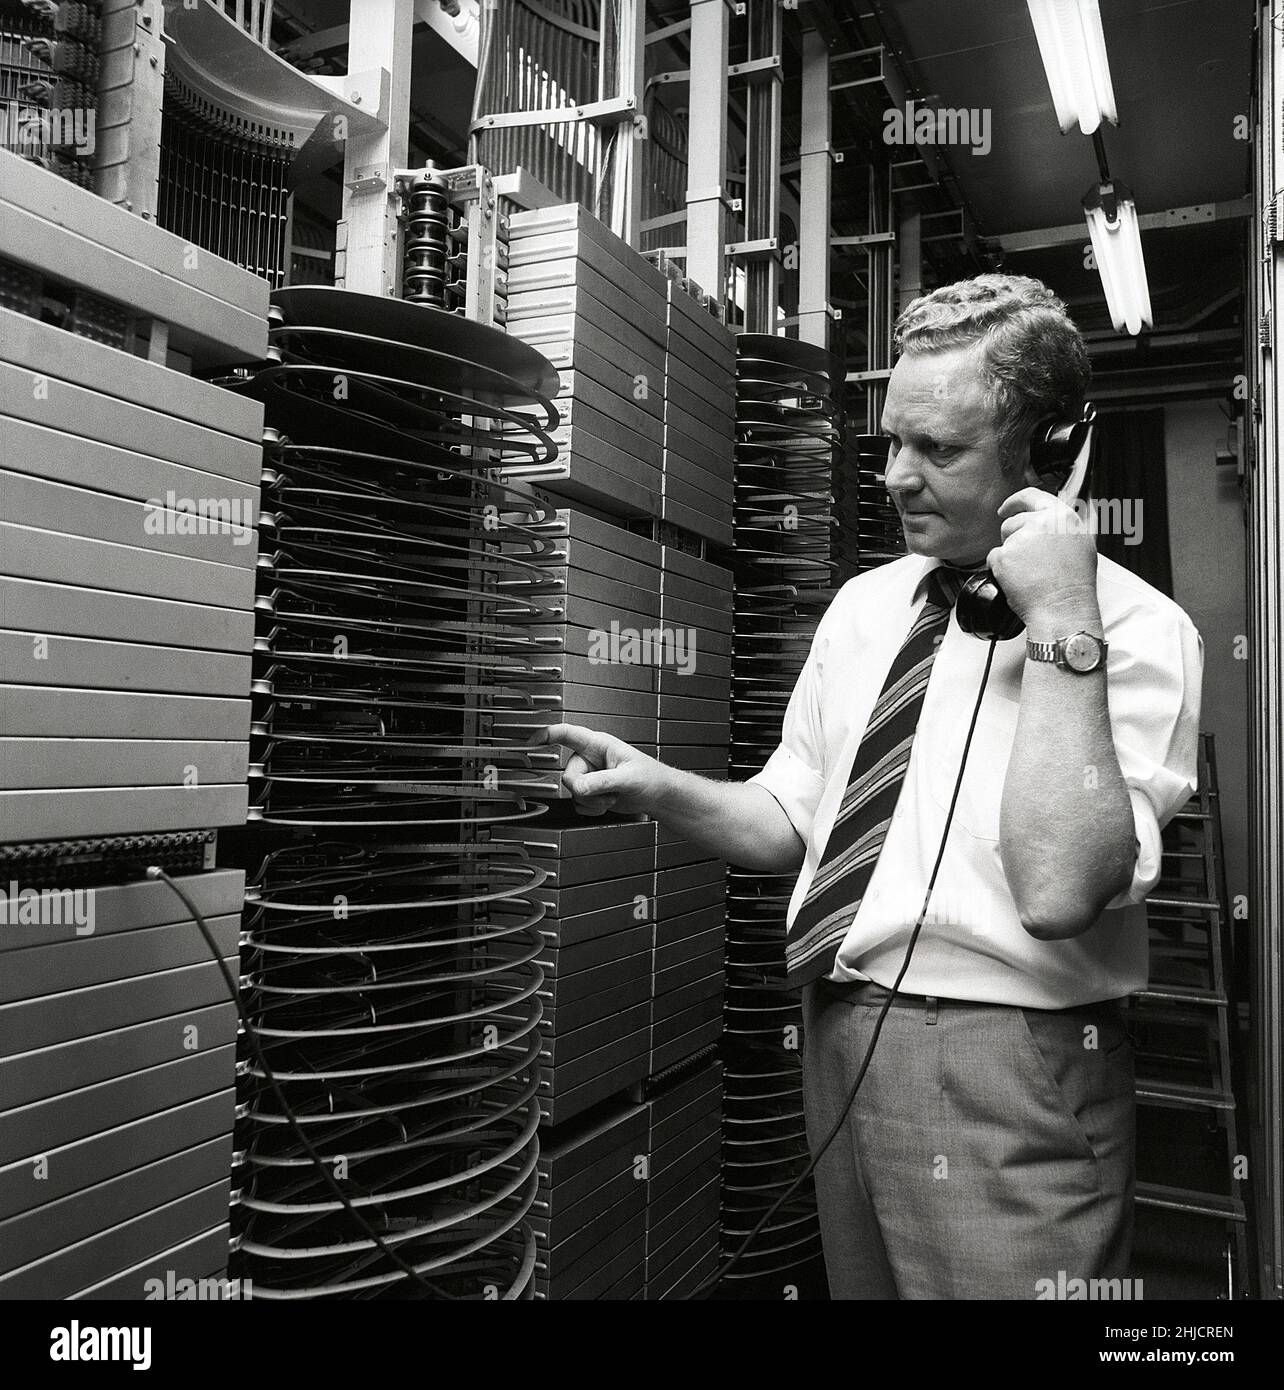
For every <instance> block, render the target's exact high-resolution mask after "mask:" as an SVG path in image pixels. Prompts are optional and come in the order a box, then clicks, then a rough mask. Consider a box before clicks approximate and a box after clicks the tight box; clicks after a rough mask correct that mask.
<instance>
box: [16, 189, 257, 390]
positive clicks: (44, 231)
mask: <svg viewBox="0 0 1284 1390" xmlns="http://www.w3.org/2000/svg"><path fill="white" fill-rule="evenodd" d="M17 162H18V163H21V161H17ZM11 174H12V165H9V164H6V165H5V177H4V179H3V181H0V199H5V200H7V199H9V198H13V197H20V196H21V193H20V192H19V189H18V187H16V186H15V185H17V184H18V182H19V180H16V179H13V178H11ZM99 206H100V207H102V208H105V207H106V204H102V203H100V204H99ZM130 221H131V222H132V224H133V226H134V227H136V228H137V230H138V233H139V234H140V236H141V235H145V234H146V232H147V230H148V228H147V224H146V223H143V222H139V221H137V220H136V219H132V218H131V219H130ZM154 230H157V231H159V229H158V228H157V229H154ZM175 240H177V238H175ZM0 253H3V254H4V255H5V256H6V257H8V259H10V260H13V261H17V262H18V263H19V264H21V265H26V266H30V267H31V268H32V269H33V270H36V271H39V272H40V273H41V274H42V275H52V276H55V277H57V278H59V279H62V280H66V281H68V282H70V283H71V284H73V285H79V286H82V287H83V288H84V289H87V290H90V291H92V292H93V293H94V294H99V295H102V296H103V297H104V298H105V299H111V300H115V301H116V302H117V303H121V304H125V305H128V306H129V307H130V308H132V309H134V310H135V311H136V312H137V313H139V314H145V315H147V316H149V317H151V318H157V319H160V320H161V321H162V322H165V323H168V324H170V325H172V327H173V328H176V329H178V330H179V332H178V333H177V334H174V333H171V341H173V340H175V339H177V340H178V345H179V346H180V347H182V349H183V350H184V351H188V350H189V349H190V350H192V351H194V352H195V354H196V355H198V356H199V357H201V358H203V359H204V361H205V362H206V363H208V364H211V365H212V364H215V363H219V362H224V363H226V362H234V361H243V360H253V359H258V358H261V357H262V356H263V354H264V352H265V351H266V349H267V304H266V299H267V283H266V281H263V282H260V283H261V284H262V285H263V308H262V309H261V310H260V312H258V313H247V312H246V311H245V310H244V309H239V308H235V307H233V306H232V305H231V304H228V303H227V302H226V301H225V300H222V299H217V298H215V297H214V296H213V295H210V294H206V293H204V292H203V291H202V290H200V289H197V288H196V286H195V285H194V284H193V283H192V281H193V280H194V279H195V278H196V277H195V274H192V275H191V276H189V277H188V278H187V279H185V280H184V279H179V278H177V277H176V276H173V275H165V274H163V273H162V272H161V271H159V270H155V269H153V268H152V266H151V264H150V263H149V262H148V261H147V260H146V259H145V256H146V253H145V251H144V250H143V249H142V247H141V246H140V245H138V244H136V245H135V246H134V247H133V248H132V249H131V250H129V251H118V250H115V249H113V248H111V247H107V246H104V245H102V244H101V243H100V242H96V241H92V240H90V239H89V237H87V236H81V235H78V234H76V233H74V232H70V231H67V230H66V229H60V228H58V227H57V226H56V225H54V224H53V223H51V222H49V221H46V220H44V219H43V218H41V217H39V216H37V215H36V213H35V212H32V211H29V210H28V209H27V208H26V207H24V206H18V205H16V204H15V203H13V202H9V201H0ZM140 256H141V257H143V259H136V258H138V257H140ZM200 259H201V257H200V255H198V256H197V257H195V260H196V261H197V263H199V261H200ZM210 259H211V260H214V259H216V258H215V257H213V256H211V257H210Z"/></svg>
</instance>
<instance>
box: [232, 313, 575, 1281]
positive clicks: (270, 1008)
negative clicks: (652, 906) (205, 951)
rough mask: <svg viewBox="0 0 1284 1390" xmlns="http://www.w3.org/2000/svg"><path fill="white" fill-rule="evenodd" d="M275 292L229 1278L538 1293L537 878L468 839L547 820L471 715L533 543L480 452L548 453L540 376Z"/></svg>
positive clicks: (435, 326)
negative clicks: (509, 426)
mask: <svg viewBox="0 0 1284 1390" xmlns="http://www.w3.org/2000/svg"><path fill="white" fill-rule="evenodd" d="M274 305H275V308H274V311H273V313H274V318H275V324H274V327H273V331H272V359H273V360H272V361H270V362H269V363H268V364H266V365H265V366H264V367H263V368H262V369H261V370H260V371H258V372H257V373H256V374H254V376H253V377H252V379H250V380H249V381H247V382H246V383H244V389H246V390H248V391H250V392H252V393H254V394H255V395H257V396H259V397H260V398H261V399H263V400H264V402H265V404H266V410H267V420H268V422H269V425H270V426H271V427H272V434H271V435H270V437H269V440H268V442H267V445H266V449H265V470H264V497H263V505H264V513H263V518H262V525H263V527H264V528H265V530H264V532H263V534H264V537H265V540H264V544H263V547H262V558H261V560H260V580H259V588H258V599H257V610H258V621H257V628H256V643H255V648H256V655H255V664H254V687H253V689H254V707H253V725H252V729H251V737H252V752H251V758H252V763H251V794H252V795H251V828H250V829H249V830H248V831H247V832H246V836H245V841H246V842H245V845H244V846H243V848H244V859H245V862H246V864H247V866H248V868H249V875H250V881H249V885H248V891H247V910H246V916H245V921H244V934H243V949H242V977H243V979H242V989H243V993H244V1002H245V1006H246V1012H247V1014H248V1016H249V1017H250V1019H251V1021H252V1026H253V1029H254V1032H255V1034H256V1035H257V1039H258V1043H259V1046H260V1047H261V1048H262V1050H263V1056H264V1057H265V1058H266V1060H267V1063H268V1068H267V1069H265V1068H264V1067H263V1065H262V1064H261V1060H260V1058H259V1056H258V1054H257V1052H254V1051H251V1052H250V1053H249V1054H248V1055H247V1056H246V1059H245V1060H244V1061H243V1063H242V1090H241V1094H240V1096H239V1100H240V1128H239V1130H238V1149H239V1153H238V1160H239V1164H240V1168H239V1172H238V1183H239V1192H238V1194H237V1203H236V1208H235V1213H234V1219H235V1222H236V1227H235V1229H236V1244H237V1248H238V1249H239V1264H240V1269H239V1275H240V1277H241V1278H243V1279H244V1278H248V1279H249V1280H251V1282H252V1287H253V1293H254V1296H255V1297H261V1298H307V1297H325V1296H335V1295H344V1296H348V1297H367V1298H368V1297H388V1296H392V1297H423V1296H429V1297H432V1296H439V1297H446V1298H488V1297H489V1298H494V1297H499V1298H522V1297H530V1295H531V1290H532V1272H533V1268H534V1261H535V1245H534V1239H533V1236H532V1234H531V1231H530V1228H529V1225H528V1223H527V1221H526V1217H527V1215H528V1213H529V1210H530V1207H531V1203H532V1201H533V1200H534V1198H535V1193H536V1187H537V1183H538V1174H537V1171H536V1160H537V1157H538V1143H537V1140H536V1137H535V1129H536V1125H537V1123H538V1121H539V1107H538V1104H537V1087H538V1084H539V1069H538V1058H539V1051H540V1039H539V1020H540V1005H539V1000H538V997H537V994H538V991H539V990H540V988H541V985H542V974H541V971H540V969H539V966H538V964H537V963H536V962H537V958H538V956H539V953H540V950H541V946H542V939H541V937H540V934H539V922H540V920H541V918H542V916H543V911H544V909H543V908H542V906H540V905H539V904H538V903H537V902H536V901H534V899H533V898H532V897H531V896H530V895H531V894H532V893H533V892H534V890H536V889H537V888H538V887H539V885H540V883H541V882H542V881H543V877H544V873H543V871H542V870H541V869H539V868H537V867H536V866H535V865H533V864H532V863H531V862H530V861H529V860H528V859H527V858H526V857H525V856H524V853H523V852H522V851H521V849H520V848H519V847H516V846H513V845H507V844H504V845H501V844H491V843H490V841H489V828H490V827H492V826H497V825H500V824H505V823H508V822H512V821H517V820H522V819H525V818H528V817H530V816H533V815H537V814H539V813H540V811H541V810H542V808H540V807H538V806H528V805H527V804H526V803H525V802H524V801H523V800H522V799H521V795H520V793H519V792H517V791H515V790H511V789H506V787H505V785H504V777H505V774H506V773H509V772H511V771H512V770H516V772H515V773H514V774H513V775H520V774H521V770H522V769H524V768H528V767H529V757H528V755H527V754H526V753H525V752H524V751H523V749H522V748H521V747H520V746H514V745H513V744H512V741H511V740H506V739H503V738H500V737H497V736H495V735H494V734H492V732H491V731H490V727H489V720H490V715H489V714H488V713H487V711H488V709H490V708H491V707H492V706H493V705H494V704H495V702H496V701H497V700H500V701H502V702H503V703H505V704H508V703H511V702H512V700H513V699H515V698H517V699H520V698H521V696H520V692H517V693H516V694H515V693H514V690H513V688H511V687H510V686H509V684H508V682H509V681H510V680H514V679H516V678H518V677H519V676H520V675H521V674H523V672H524V671H525V670H526V663H525V661H524V659H523V657H522V655H521V650H522V638H521V635H520V633H518V632H517V631H516V630H515V629H513V628H511V627H509V626H507V620H506V616H505V615H507V614H512V613H514V612H516V611H518V610H519V609H520V608H521V607H522V605H523V603H524V602H525V603H527V604H528V606H529V601H528V600H524V599H523V597H522V589H523V585H524V584H533V583H538V582H540V581H542V580H543V579H544V578H545V576H544V572H543V570H542V569H541V568H540V566H539V565H538V563H537V561H538V558H539V556H540V554H541V551H542V549H543V546H544V543H543V542H537V541H535V540H533V539H532V540H531V541H530V543H529V544H528V545H527V546H526V547H525V549H523V546H522V544H521V538H522V536H523V534H525V532H524V528H523V525H522V519H523V515H524V514H525V515H529V511H530V509H529V507H527V505H526V504H525V503H524V502H523V500H522V498H521V497H518V496H516V495H514V494H513V493H512V492H511V490H508V489H505V488H503V487H501V486H499V485H497V484H494V483H492V482H491V481H489V479H488V475H487V472H486V470H487V469H488V468H490V467H493V466H495V465H496V464H497V463H498V462H500V461H502V459H503V457H504V456H505V454H506V452H507V446H506V445H503V444H502V443H500V442H499V437H498V436H496V435H494V434H493V433H492V431H491V429H490V426H492V425H493V424H494V423H495V422H496V421H501V420H502V421H513V420H520V421H521V422H522V423H523V424H524V425H525V427H526V433H527V437H528V439H531V440H533V441H535V442H534V443H533V444H527V445H523V446H522V447H523V448H526V449H529V448H535V449H545V450H552V449H553V447H554V446H553V445H552V444H551V442H549V431H550V429H551V428H552V427H553V426H554V425H555V422H556V412H555V411H554V410H553V408H552V406H551V404H550V403H549V401H548V400H547V394H548V390H547V388H548V386H549V384H550V376H551V373H550V371H549V369H548V368H547V365H546V364H544V363H543V362H542V360H540V359H538V358H537V357H536V356H535V354H533V353H530V352H528V351H527V350H525V349H523V348H522V347H521V345H520V344H512V343H511V342H509V340H507V339H505V338H504V336H503V335H502V334H501V333H498V332H495V331H493V330H490V329H488V328H482V327H480V326H479V325H476V324H469V323H465V322H462V321H461V320H459V319H457V318H455V317H452V316H449V315H446V314H444V313H440V312H434V311H432V310H429V309H424V308H419V307H416V306H413V305H409V304H404V303H401V302H396V301H383V300H379V299H376V298H372V297H368V296H364V295H356V294H351V293H347V292H344V291H337V290H328V289H316V288H300V289H293V290H285V291H280V292H278V293H277V294H276V295H275V296H274ZM552 384H553V385H554V386H555V384H556V377H555V376H552ZM501 513H503V514H505V515H506V516H508V517H510V518H512V520H511V521H510V522H507V523H505V524H504V525H503V526H501V525H500V523H499V521H498V518H499V516H500V514H501ZM501 543H502V544H503V550H504V552H505V553H503V554H502V555H501V553H500V546H501ZM501 610H502V611H501ZM268 1069H270V1071H271V1073H272V1074H273V1076H274V1077H275V1081H276V1083H277V1085H275V1086H274V1085H272V1084H271V1080H270V1078H268V1076H267V1070H268ZM278 1088H279V1089H278ZM282 1096H284V1098H285V1102H286V1103H285V1105H284V1106H283V1105H282V1103H281V1098H282ZM291 1113H292V1114H293V1116H294V1117H295V1119H296V1120H297V1124H298V1126H299V1127H300V1128H301V1129H302V1130H303V1131H304V1133H305V1134H306V1135H307V1137H308V1140H309V1141H310V1145H311V1147H312V1148H313V1149H314V1150H315V1151H316V1155H317V1156H318V1157H319V1158H320V1160H321V1161H322V1163H323V1164H324V1165H325V1167H326V1169H327V1170H328V1171H329V1173H330V1175H331V1177H332V1178H334V1179H337V1182H338V1185H339V1188H340V1189H341V1191H342V1192H343V1194H344V1196H345V1197H346V1199H347V1200H346V1202H345V1201H342V1200H340V1198H339V1195H338V1193H337V1192H336V1191H335V1189H334V1185H333V1184H332V1183H330V1182H328V1181H327V1180H326V1179H325V1178H324V1177H323V1176H322V1174H321V1173H320V1172H319V1171H318V1166H317V1163H316V1161H315V1159H314V1158H313V1156H312V1155H310V1154H309V1153H308V1152H307V1146H306V1145H304V1144H302V1143H301V1142H300V1140H299V1138H298V1133H297V1130H296V1128H295V1127H294V1126H293V1125H292V1124H291V1123H290V1115H291ZM354 1209H355V1212H356V1213H357V1214H359V1217H360V1218H362V1219H361V1220H359V1219H357V1216H355V1215H354ZM390 1252H391V1253H390ZM394 1255H395V1258H394ZM407 1267H409V1268H410V1269H412V1270H413V1271H414V1274H413V1275H412V1274H411V1273H408V1272H407Z"/></svg>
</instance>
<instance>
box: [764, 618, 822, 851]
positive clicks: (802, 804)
mask: <svg viewBox="0 0 1284 1390" xmlns="http://www.w3.org/2000/svg"><path fill="white" fill-rule="evenodd" d="M827 617H828V614H826V618H827ZM827 627H828V624H827V622H826V620H825V619H824V618H822V619H821V622H820V625H819V627H817V629H816V635H815V637H814V638H813V639H812V644H811V650H810V651H809V652H808V654H807V660H806V662H805V663H804V665H803V669H802V671H801V672H800V673H799V676H798V680H797V682H796V683H795V685H794V690H793V694H792V695H791V696H790V697H789V704H788V706H787V707H786V709H785V718H784V721H783V723H782V725H781V730H780V746H779V747H778V748H777V749H776V751H775V752H774V753H773V754H772V755H771V757H770V758H768V759H767V763H766V766H765V767H764V768H763V769H762V771H761V772H759V773H756V774H755V775H754V776H753V777H750V778H749V783H750V785H752V786H759V787H765V788H766V789H767V790H768V791H769V792H770V793H771V794H772V796H774V797H775V798H776V800H777V801H778V802H779V803H780V806H781V809H782V810H783V811H784V813H785V815H787V816H788V817H789V821H790V824H791V825H792V826H793V827H794V829H795V830H796V831H797V832H798V835H799V838H800V839H801V840H802V842H803V844H804V845H805V844H807V843H808V841H809V839H810V837H811V825H812V821H813V819H814V818H815V815H816V808H817V806H819V805H820V798H821V794H822V792H823V791H824V790H825V754H824V748H825V742H824V733H823V729H822V726H821V713H820V710H821V681H822V679H823V675H824V658H825V650H826V648H827V646H828V637H827Z"/></svg>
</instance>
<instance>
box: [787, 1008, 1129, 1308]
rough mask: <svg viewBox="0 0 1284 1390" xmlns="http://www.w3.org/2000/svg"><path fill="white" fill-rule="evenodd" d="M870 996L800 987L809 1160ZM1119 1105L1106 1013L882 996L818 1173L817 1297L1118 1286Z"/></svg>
mask: <svg viewBox="0 0 1284 1390" xmlns="http://www.w3.org/2000/svg"><path fill="white" fill-rule="evenodd" d="M886 997H887V991H886V990H884V989H882V987H881V986H878V985H872V984H871V985H867V986H861V987H852V986H841V987H838V988H837V989H835V988H833V987H831V986H829V985H828V984H827V983H826V982H824V981H822V982H820V983H818V984H814V985H810V986H808V987H807V989H806V990H805V991H804V994H803V1009H804V1021H805V1034H804V1052H803V1090H804V1104H805V1110H806V1119H807V1138H808V1143H809V1144H810V1146H811V1150H812V1152H813V1153H815V1152H816V1150H817V1148H818V1147H819V1145H820V1143H821V1142H822V1140H823V1139H824V1137H825V1135H826V1134H828V1132H829V1131H830V1129H831V1128H832V1127H833V1125H834V1124H835V1123H836V1121H837V1120H838V1117H839V1114H840V1113H841V1110H842V1107H843V1103H844V1101H845V1100H846V1098H847V1095H848V1093H849V1091H850V1090H851V1086H852V1083H853V1081H854V1080H855V1077H856V1072H857V1070H858V1068H859V1066H860V1062H861V1059H862V1058H863V1057H864V1055H865V1050H866V1048H867V1047H868V1045H869V1039H870V1035H871V1033H872V1031H873V1028H874V1023H875V1020H876V1019H877V1017H878V1013H879V1008H880V1006H881V1005H882V1003H883V1001H884V1000H885V999H886ZM1134 1112H1135V1100H1134V1081H1133V1058H1132V1044H1131V1042H1130V1041H1129V1039H1128V1035H1127V1032H1126V1029H1125V1025H1124V1022H1123V1020H1122V1017H1121V1015H1120V1013H1119V1009H1118V1006H1117V1005H1116V1004H1114V1003H1106V1004H1100V1005H1090V1006H1088V1007H1086V1008H1081V1009H1073V1010H1067V1011H1065V1012H1060V1013H1052V1012H1047V1011H1043V1010H1039V1009H1019V1008H1007V1007H1002V1006H998V1005H988V1004H970V1003H963V1002H959V1001H956V1000H951V999H942V1000H940V1001H939V1002H934V1001H926V1002H924V1001H922V1000H916V1001H915V1000H911V1001H905V1002H902V1001H901V1000H900V999H898V1000H897V1001H896V1002H895V1003H893V1005H892V1007H891V1009H890V1010H889V1011H888V1015H887V1020H886V1022H885V1024H884V1025H883V1031H882V1034H881V1036H880V1038H879V1042H878V1047H877V1049H876V1051H875V1053H874V1060H873V1063H872V1064H871V1066H870V1068H869V1071H868V1073H867V1074H866V1077H865V1080H864V1082H863V1083H862V1085H861V1088H860V1091H859V1092H858V1094H857V1096H856V1103H855V1104H854V1105H853V1107H852V1110H851V1114H850V1115H849V1117H848V1119H847V1120H846V1122H845V1123H844V1124H843V1125H842V1127H841V1129H840V1130H839V1132H838V1134H837V1136H836V1137H835V1139H834V1142H833V1143H832V1144H831V1145H830V1147H829V1149H828V1150H827V1151H826V1153H825V1155H824V1157H823V1158H822V1159H821V1160H820V1163H819V1165H818V1166H817V1169H816V1192H817V1200H818V1203H819V1208H820V1227H821V1238H822V1241H823V1244H824V1252H825V1268H826V1272H827V1273H828V1276H829V1287H830V1296H831V1298H836V1299H864V1298H940V1299H970V1298H1036V1297H1039V1296H1040V1294H1041V1293H1042V1295H1043V1296H1045V1297H1047V1296H1050V1295H1048V1294H1047V1292H1046V1290H1047V1288H1048V1285H1047V1284H1042V1285H1041V1283H1040V1281H1044V1280H1051V1281H1053V1284H1055V1283H1056V1282H1057V1280H1058V1276H1059V1275H1061V1274H1062V1272H1064V1279H1066V1280H1068V1279H1074V1278H1080V1279H1094V1278H1096V1279H1113V1278H1123V1277H1125V1276H1126V1275H1127V1273H1128V1262H1129V1259H1130V1255H1131V1245H1132V1199H1133V1185H1134V1149H1135V1143H1134ZM1062 1287H1064V1281H1063V1284H1062Z"/></svg>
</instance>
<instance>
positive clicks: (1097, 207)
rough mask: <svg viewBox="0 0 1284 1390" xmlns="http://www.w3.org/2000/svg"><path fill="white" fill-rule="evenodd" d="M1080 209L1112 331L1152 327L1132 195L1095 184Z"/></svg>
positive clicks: (1116, 186) (1118, 187)
mask: <svg viewBox="0 0 1284 1390" xmlns="http://www.w3.org/2000/svg"><path fill="white" fill-rule="evenodd" d="M1083 210H1084V215H1085V216H1086V217H1087V219H1088V235H1089V236H1090V237H1091V238H1092V254H1093V256H1094V257H1095V258H1096V262H1097V271H1098V273H1099V274H1100V276H1101V285H1102V288H1103V289H1104V290H1105V292H1106V305H1107V307H1108V308H1109V310H1110V321H1111V323H1113V324H1114V327H1115V331H1116V332H1117V333H1119V332H1123V331H1125V330H1127V332H1129V333H1131V334H1133V335H1134V336H1135V335H1136V334H1138V333H1140V332H1141V331H1142V329H1143V328H1153V327H1154V324H1155V318H1154V314H1153V313H1152V312H1151V308H1150V287H1149V286H1148V285H1147V283H1146V262H1145V258H1144V257H1143V256H1142V254H1141V227H1140V224H1139V223H1138V221H1137V205H1136V203H1135V202H1133V198H1132V193H1131V192H1130V191H1129V190H1128V189H1127V188H1126V187H1125V186H1124V185H1123V184H1121V183H1118V182H1110V183H1099V184H1097V185H1096V186H1095V187H1093V188H1090V189H1089V190H1088V192H1087V193H1085V194H1084V197H1083Z"/></svg>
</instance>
